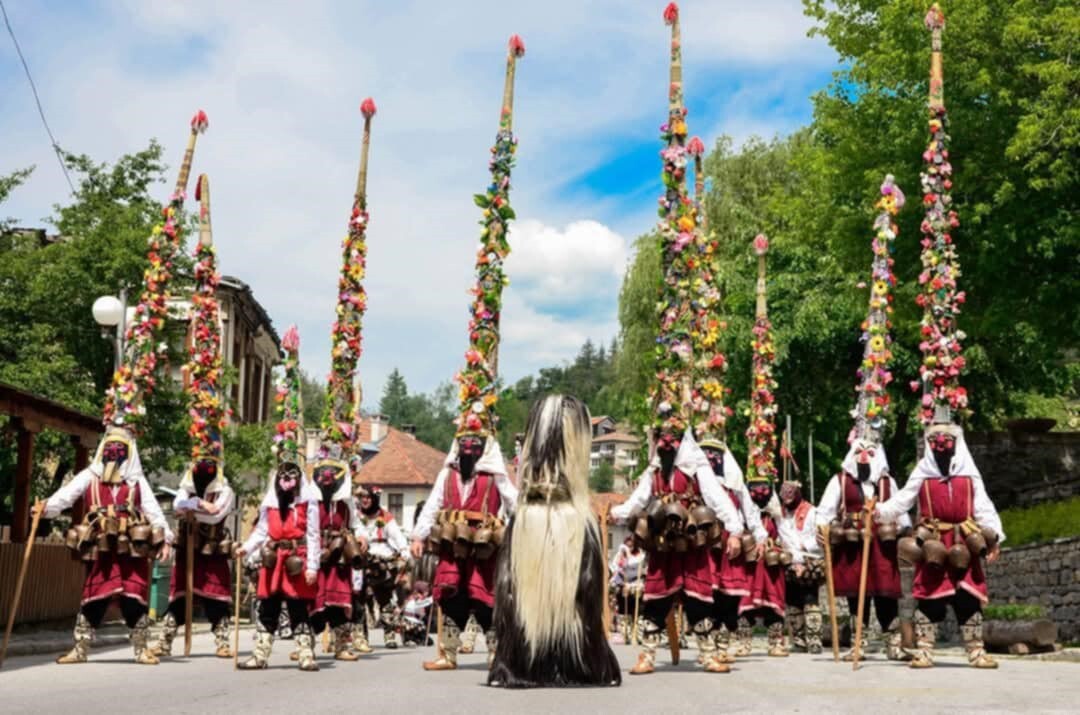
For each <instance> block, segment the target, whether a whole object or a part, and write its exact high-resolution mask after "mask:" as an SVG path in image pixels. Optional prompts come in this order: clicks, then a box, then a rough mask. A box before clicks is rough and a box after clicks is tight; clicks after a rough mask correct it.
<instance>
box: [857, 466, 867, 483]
mask: <svg viewBox="0 0 1080 715" xmlns="http://www.w3.org/2000/svg"><path fill="white" fill-rule="evenodd" d="M855 476H857V477H858V478H859V481H860V482H865V481H866V480H867V479H869V478H870V465H869V464H864V463H862V462H859V463H858V464H856V465H855Z"/></svg>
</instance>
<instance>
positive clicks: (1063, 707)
mask: <svg viewBox="0 0 1080 715" xmlns="http://www.w3.org/2000/svg"><path fill="white" fill-rule="evenodd" d="M375 642H376V643H381V638H376V639H375ZM482 642H483V641H482V639H481V644H482ZM250 644H251V633H250V631H248V632H245V633H242V634H241V645H242V647H243V648H244V649H247V648H249V647H250ZM763 645H764V644H759V652H761V655H755V656H752V657H750V658H747V659H745V660H742V661H740V662H739V664H738V665H737V666H736V668H735V670H733V671H732V672H731V673H729V674H726V675H713V674H706V673H703V672H701V671H700V670H698V669H697V668H696V667H695V666H694V665H693V660H694V657H695V653H694V651H692V650H691V651H688V652H684V654H683V655H684V659H683V664H682V665H680V666H678V667H672V666H670V665H669V664H668V659H667V656H666V654H665V655H664V656H662V657H661V659H660V664H661V667H660V669H659V670H658V671H657V672H656V673H655V674H653V675H650V676H636V677H635V676H629V675H626V676H624V680H623V685H622V687H619V688H597V689H585V690H583V689H574V690H528V691H505V690H500V689H494V688H488V687H486V685H485V682H486V673H487V671H486V654H485V653H484V652H483V647H482V645H481V646H480V647H479V648H478V650H479V651H480V652H478V653H477V654H475V655H470V656H462V658H461V666H462V667H460V668H459V669H458V670H457V671H454V672H444V673H425V672H423V671H422V670H421V668H420V662H421V661H422V660H423V659H424V658H425V657H430V654H431V652H432V650H433V649H432V648H426V649H399V650H396V651H388V650H385V649H383V648H381V647H379V648H376V651H375V653H373V654H372V655H369V656H366V657H365V658H364V659H362V660H360V661H359V662H356V663H339V662H334V661H333V660H331V659H330V658H329V656H320V665H321V666H322V670H321V671H320V672H318V673H304V672H300V671H299V670H297V668H296V667H295V665H294V664H292V663H290V662H289V660H288V653H289V651H290V650H291V647H292V643H291V642H289V641H282V642H279V643H277V644H276V647H275V649H274V655H273V658H272V660H271V667H270V668H269V669H268V670H263V671H253V672H235V671H234V670H233V669H232V661H223V660H218V659H216V658H214V657H213V656H212V654H211V646H212V640H211V637H210V636H209V635H199V636H197V637H196V638H195V643H194V648H193V652H192V657H191V658H189V659H184V658H174V659H173V660H172V661H168V662H163V663H162V664H161V665H159V666H140V665H136V664H134V663H133V662H132V660H131V650H130V648H128V647H124V648H116V647H113V648H102V649H98V650H92V651H91V658H90V662H89V663H87V664H85V665H75V666H60V665H55V664H53V662H52V657H51V656H24V657H16V658H10V659H9V660H8V661H7V663H5V665H4V668H3V670H0V703H2V711H3V712H4V713H5V714H7V713H10V714H11V715H15V714H17V713H35V714H39V713H70V714H72V715H73V714H75V713H85V712H103V713H109V715H125V714H126V713H138V715H146V714H147V713H154V714H155V715H159V714H161V715H164V714H166V713H200V714H201V715H208V714H210V713H213V714H215V715H217V714H218V713H230V714H231V713H256V712H257V713H291V714H293V715H309V714H314V713H344V712H364V711H365V710H367V709H368V708H376V709H377V712H379V713H380V714H381V715H391V714H396V713H424V714H425V715H426V714H428V713H430V714H431V715H451V714H452V713H469V715H480V714H482V713H485V712H486V713H499V714H502V713H515V714H516V713H558V714H559V715H572V714H574V713H621V714H622V715H631V714H634V715H636V714H638V713H641V714H643V715H644V714H646V713H647V714H648V715H656V714H659V713H679V715H686V714H689V713H698V712H700V713H710V715H716V714H717V713H739V712H756V713H760V712H773V713H775V712H803V713H816V712H829V713H848V712H851V713H855V712H858V713H861V715H867V714H868V713H870V714H874V713H880V714H881V715H884V714H885V713H899V712H904V713H919V714H920V715H928V714H929V713H938V712H950V713H956V714H957V715H959V714H960V713H994V712H1026V713H1037V712H1055V711H1059V712H1078V711H1080V665H1077V664H1074V663H1046V662H1032V661H1020V660H1006V661H1004V662H1003V663H1002V666H1001V668H1000V669H999V670H996V671H976V670H974V669H971V668H969V667H967V665H966V664H965V663H964V662H963V660H962V659H961V658H959V657H955V656H954V657H945V658H942V659H940V662H939V665H938V667H936V668H934V669H933V670H930V671H912V670H909V669H908V668H906V667H904V666H902V665H897V664H895V663H889V662H886V661H885V660H883V659H882V658H881V656H873V657H872V659H871V660H870V661H868V662H867V663H866V664H865V665H864V666H863V667H862V668H861V669H860V670H859V671H858V672H857V673H853V672H852V671H851V666H850V664H835V663H833V662H832V658H831V656H829V655H824V656H809V655H795V656H792V657H790V658H766V657H765V656H764V653H763ZM615 650H616V652H617V653H618V656H619V659H620V660H621V662H622V663H623V665H624V666H626V667H629V666H630V665H631V664H632V663H633V661H634V656H635V652H634V651H633V650H632V649H631V648H629V647H627V646H622V645H619V646H615Z"/></svg>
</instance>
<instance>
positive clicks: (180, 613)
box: [169, 596, 229, 626]
mask: <svg viewBox="0 0 1080 715" xmlns="http://www.w3.org/2000/svg"><path fill="white" fill-rule="evenodd" d="M195 602H196V603H198V604H199V605H201V606H202V609H203V613H205V614H206V620H208V621H210V625H212V626H216V625H217V624H219V623H221V621H222V620H224V619H225V618H228V616H229V604H228V603H226V602H224V601H215V600H214V599H212V598H203V597H202V596H195ZM186 610H187V609H185V608H184V599H182V598H178V599H176V600H175V601H173V602H172V603H170V604H169V613H171V614H172V617H173V618H175V619H176V625H178V626H182V625H184V624H186V623H187V614H186V612H185V611H186Z"/></svg>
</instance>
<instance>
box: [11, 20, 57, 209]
mask: <svg viewBox="0 0 1080 715" xmlns="http://www.w3.org/2000/svg"><path fill="white" fill-rule="evenodd" d="M0 14H3V16H4V25H6V26H7V31H8V34H9V35H11V42H12V44H14V45H15V54H17V55H18V56H19V62H22V66H23V71H24V72H26V79H27V80H29V81H30V90H31V91H32V92H33V93H34V104H36V105H37V110H38V116H39V117H41V123H42V124H43V125H44V126H45V133H46V134H48V135H49V141H51V142H52V148H53V152H55V153H56V160H57V161H58V162H59V163H60V171H62V172H64V178H65V179H67V185H68V188H69V189H71V193H73V194H74V193H75V185H74V184H72V183H71V176H70V175H69V174H68V170H67V165H66V164H64V157H63V156H62V155H61V154H60V145H59V144H57V143H56V137H54V136H53V133H52V129H50V128H49V122H48V120H47V119H45V110H44V109H42V107H41V98H40V97H38V91H37V85H35V84H34V78H33V76H31V74H30V67H29V66H28V65H27V64H26V58H25V57H23V53H22V48H21V47H19V40H18V39H16V37H15V30H14V29H12V27H11V21H10V20H8V14H7V8H5V7H4V0H0Z"/></svg>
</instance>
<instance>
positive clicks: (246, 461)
mask: <svg viewBox="0 0 1080 715" xmlns="http://www.w3.org/2000/svg"><path fill="white" fill-rule="evenodd" d="M273 432H274V424H273V422H272V421H267V422H264V423H262V424H245V425H234V426H233V428H232V429H230V430H229V432H228V433H227V434H226V435H225V471H226V474H227V476H228V478H229V483H230V484H231V485H232V487H233V490H234V491H235V492H236V499H237V504H240V505H248V506H254V505H255V504H257V503H258V501H259V498H260V497H261V496H262V494H263V491H264V490H265V488H266V479H267V476H268V475H269V474H270V470H271V469H272V468H273V466H274V455H273V453H272V452H271V451H270V444H271V439H272V437H273Z"/></svg>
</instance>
